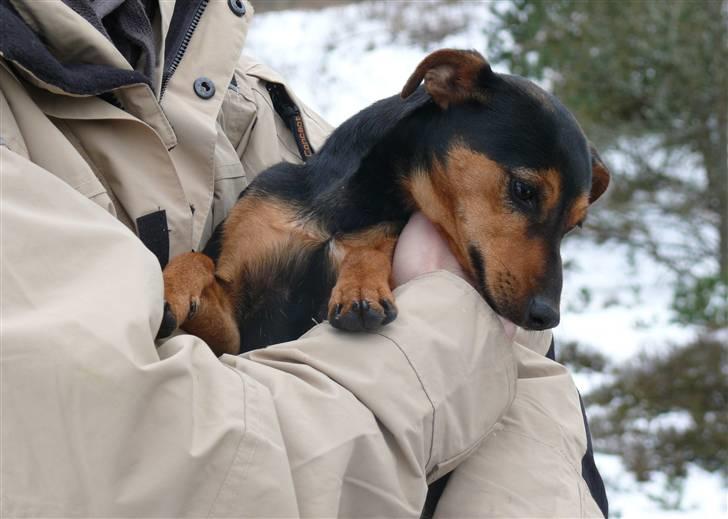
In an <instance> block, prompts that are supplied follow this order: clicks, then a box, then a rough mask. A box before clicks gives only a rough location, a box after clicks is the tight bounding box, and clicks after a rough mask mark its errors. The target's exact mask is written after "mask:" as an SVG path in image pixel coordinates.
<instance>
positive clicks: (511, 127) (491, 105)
mask: <svg viewBox="0 0 728 519" xmlns="http://www.w3.org/2000/svg"><path fill="white" fill-rule="evenodd" d="M487 81H488V85H487V94H488V95H487V102H486V103H481V102H479V101H477V100H472V101H469V102H465V103H462V104H458V105H453V106H451V107H449V108H448V109H447V110H442V109H441V108H440V107H438V106H437V105H436V104H435V103H434V102H433V101H432V100H431V99H430V97H429V95H428V94H427V93H426V92H425V90H424V88H423V87H419V88H418V90H417V91H416V92H415V93H414V94H412V95H411V96H410V97H408V98H407V99H404V100H403V99H401V97H400V96H393V97H390V98H387V99H384V100H381V101H379V102H377V103H375V104H373V105H372V106H370V107H368V108H366V109H364V110H362V111H361V112H359V113H358V114H357V115H355V116H353V117H352V118H351V119H349V120H347V121H346V122H344V123H343V124H342V125H341V126H340V127H339V128H337V129H336V130H335V131H334V133H333V134H332V135H331V136H330V137H329V139H328V141H327V142H326V143H325V145H324V146H323V147H322V148H321V150H320V151H319V152H318V153H316V154H315V155H314V156H312V157H311V158H310V159H309V161H308V162H307V163H305V164H302V165H292V164H287V163H281V164H278V165H275V166H273V167H271V168H269V169H268V170H266V171H265V172H263V173H261V174H260V175H259V176H258V177H257V178H256V179H255V181H254V182H253V183H252V184H251V185H250V186H249V187H248V189H247V190H246V191H245V192H244V193H242V194H241V198H245V197H247V196H261V197H265V198H273V199H277V200H279V201H283V202H285V203H286V204H287V205H288V206H290V207H294V208H296V209H297V210H298V211H299V212H300V216H301V217H302V218H308V219H313V220H315V221H316V222H318V224H319V225H320V226H321V227H322V228H323V229H324V230H325V231H326V232H327V233H328V234H329V235H330V236H331V237H332V239H333V238H335V237H337V236H342V235H346V234H348V233H352V232H355V231H359V230H362V229H366V228H368V227H371V226H374V225H377V224H380V223H383V222H391V223H393V224H395V226H399V227H401V226H403V225H404V223H405V222H406V221H407V219H408V218H409V216H410V215H411V213H412V212H413V211H414V210H415V209H416V208H414V207H412V206H411V204H410V202H409V197H408V195H407V194H406V193H405V191H404V189H403V188H402V180H403V179H404V178H405V177H406V176H407V175H410V174H412V172H413V171H414V170H425V171H427V170H429V168H430V166H431V165H432V162H433V160H435V159H436V160H438V161H440V162H443V161H444V158H445V154H446V153H447V151H448V149H449V147H450V145H451V144H452V143H453V142H455V141H460V142H463V143H465V144H466V145H467V146H469V147H471V148H473V149H475V150H477V151H478V152H480V153H483V154H485V155H487V156H488V157H489V158H491V159H492V160H495V161H496V162H498V163H499V164H501V165H502V166H503V168H504V169H506V170H508V169H516V168H522V167H524V168H530V169H544V168H554V169H557V170H558V171H560V172H561V175H562V188H563V190H564V191H565V193H566V194H568V195H575V194H577V193H579V192H584V191H587V190H588V187H589V185H590V183H591V166H590V155H589V151H588V147H587V142H586V139H585V138H584V136H583V134H582V132H581V129H580V128H579V126H578V124H577V123H576V121H575V120H574V119H573V117H572V116H571V114H570V113H569V112H568V111H567V110H566V109H565V108H564V107H563V106H562V105H561V104H560V103H559V102H558V100H556V99H555V98H553V97H551V96H548V94H545V93H543V92H539V93H538V95H535V94H534V90H533V86H532V84H531V83H530V82H528V81H526V80H524V79H522V78H518V77H515V76H505V75H497V74H489V75H488V77H487ZM539 96H541V97H539ZM543 96H548V97H546V98H544V97H543ZM568 198H569V196H566V197H564V199H568ZM544 225H546V224H544V223H535V222H534V224H533V231H532V232H537V233H539V234H544V233H549V232H553V233H556V232H557V231H556V229H546V228H544ZM220 230H221V227H220V228H218V231H217V232H216V233H215V235H214V236H213V237H212V239H211V240H210V242H209V243H208V245H207V247H206V249H205V253H207V254H208V255H210V256H211V257H213V259H214V258H216V257H217V255H218V254H219V250H220V244H221V233H220ZM559 241H560V236H558V239H555V240H554V243H555V244H556V247H558V242H559ZM327 245H328V244H323V245H322V246H321V247H319V248H318V249H316V250H313V251H309V252H308V253H306V254H305V255H299V256H297V257H294V258H290V259H289V260H287V261H284V262H282V264H279V265H270V267H271V268H270V269H269V270H268V272H269V274H270V275H269V276H268V277H267V278H265V279H262V278H261V279H252V278H251V277H248V278H246V288H245V293H243V294H240V297H239V298H238V302H239V306H238V310H239V312H238V322H239V326H240V331H241V344H242V347H243V351H248V350H250V349H254V348H257V347H261V346H265V345H268V344H273V343H277V342H281V341H285V340H292V339H295V338H297V337H299V336H300V335H301V334H302V333H304V332H305V331H306V330H307V329H309V328H310V327H311V326H313V325H314V324H315V322H319V321H321V320H322V319H325V304H326V302H327V300H328V296H329V294H330V291H331V288H332V287H333V284H334V282H335V279H334V276H333V275H332V273H331V271H332V267H331V265H330V264H329V260H328V257H327V254H326V247H327ZM556 250H558V249H556ZM474 253H475V254H474ZM474 253H473V251H471V255H473V256H474V258H473V261H475V260H476V259H479V262H476V263H477V266H478V268H479V269H480V270H479V271H478V273H479V276H480V279H478V280H477V281H478V283H479V284H480V290H481V293H484V291H485V280H484V279H482V278H483V276H484V273H483V272H482V269H483V265H482V255H481V254H480V253H479V251H477V250H475V251H474ZM559 266H560V262H559ZM259 277H260V276H259ZM559 280H560V273H559ZM559 290H560V286H559ZM484 297H486V299H487V294H485V293H484ZM491 304H492V302H491Z"/></svg>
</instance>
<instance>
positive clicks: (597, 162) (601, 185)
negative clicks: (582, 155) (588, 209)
mask: <svg viewBox="0 0 728 519" xmlns="http://www.w3.org/2000/svg"><path fill="white" fill-rule="evenodd" d="M589 153H590V154H591V165H592V185H591V192H590V193H589V203H590V204H593V203H594V202H595V201H596V200H597V198H599V197H600V196H602V195H603V194H604V192H605V191H606V190H607V186H609V178H610V175H609V170H608V169H607V166H606V165H605V164H604V161H603V160H602V158H601V157H600V156H599V152H597V150H596V148H595V147H594V145H592V144H590V145H589Z"/></svg>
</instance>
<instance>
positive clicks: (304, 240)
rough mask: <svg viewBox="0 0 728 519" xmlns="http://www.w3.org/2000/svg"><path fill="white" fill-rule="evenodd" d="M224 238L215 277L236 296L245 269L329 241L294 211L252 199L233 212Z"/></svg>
mask: <svg viewBox="0 0 728 519" xmlns="http://www.w3.org/2000/svg"><path fill="white" fill-rule="evenodd" d="M223 236H224V243H225V247H224V248H223V251H222V253H221V254H220V258H219V259H218V264H217V275H218V276H219V277H220V278H222V279H223V280H225V281H227V282H228V283H230V285H231V290H232V291H234V292H236V293H237V291H238V290H239V288H240V286H241V284H242V283H243V282H244V280H243V279H241V277H242V275H243V272H244V270H245V269H246V268H248V269H249V268H255V266H256V265H257V264H259V263H261V262H263V261H265V260H266V258H267V257H269V255H270V254H272V253H276V252H277V251H278V252H280V253H282V254H296V252H297V251H300V249H301V248H302V247H303V248H305V247H314V246H316V245H320V244H321V243H323V242H325V241H326V240H327V239H328V235H327V234H326V233H325V232H324V231H323V230H322V229H321V228H320V227H318V225H316V224H315V223H314V222H311V221H305V220H302V219H301V217H300V215H299V214H298V211H297V210H296V208H295V207H292V206H291V205H288V204H285V203H283V202H279V201H276V200H271V199H263V198H256V197H254V196H251V197H249V198H247V199H243V200H242V201H241V202H240V203H238V204H237V205H236V206H235V207H234V208H233V210H232V211H231V212H230V215H229V216H228V219H227V222H226V223H225V228H224V232H223Z"/></svg>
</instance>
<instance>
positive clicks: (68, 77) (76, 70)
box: [0, 0, 151, 96]
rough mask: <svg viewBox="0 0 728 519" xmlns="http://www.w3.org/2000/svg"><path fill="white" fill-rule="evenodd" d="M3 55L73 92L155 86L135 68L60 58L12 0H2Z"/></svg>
mask: <svg viewBox="0 0 728 519" xmlns="http://www.w3.org/2000/svg"><path fill="white" fill-rule="evenodd" d="M0 55H2V56H3V57H4V58H5V59H6V60H8V61H9V62H12V63H15V64H17V65H19V66H21V67H22V68H23V69H25V70H27V71H28V72H30V73H31V74H32V75H34V76H35V77H37V78H38V79H39V80H41V81H42V82H44V83H48V84H50V85H53V86H54V87H57V88H59V89H61V90H63V91H64V92H67V93H69V94H75V95H89V96H96V95H100V94H103V93H105V92H110V91H112V90H115V89H117V88H120V87H123V86H128V85H134V84H147V85H150V86H151V84H150V81H149V79H147V78H146V77H145V76H144V74H141V73H139V72H136V71H134V70H123V69H117V68H115V67H112V66H110V65H99V64H95V63H72V62H71V63H66V62H61V61H59V60H58V58H56V56H54V55H53V54H52V53H51V52H50V51H49V50H48V48H47V47H46V45H45V43H44V42H43V41H42V39H41V38H40V36H39V35H37V34H36V33H35V32H34V31H33V30H32V29H31V28H30V27H29V26H28V25H27V24H26V23H25V21H24V20H23V19H22V17H21V16H20V15H19V14H18V13H17V11H16V10H15V8H14V7H13V6H12V4H11V3H10V1H9V0H0Z"/></svg>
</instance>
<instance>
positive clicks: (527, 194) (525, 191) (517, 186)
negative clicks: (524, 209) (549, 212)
mask: <svg viewBox="0 0 728 519" xmlns="http://www.w3.org/2000/svg"><path fill="white" fill-rule="evenodd" d="M511 193H513V197H514V198H515V199H516V200H519V201H521V202H526V203H527V204H528V205H531V204H533V202H534V201H535V198H536V188H535V187H533V186H531V185H529V184H526V183H525V182H523V181H521V180H516V179H513V180H512V181H511Z"/></svg>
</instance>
